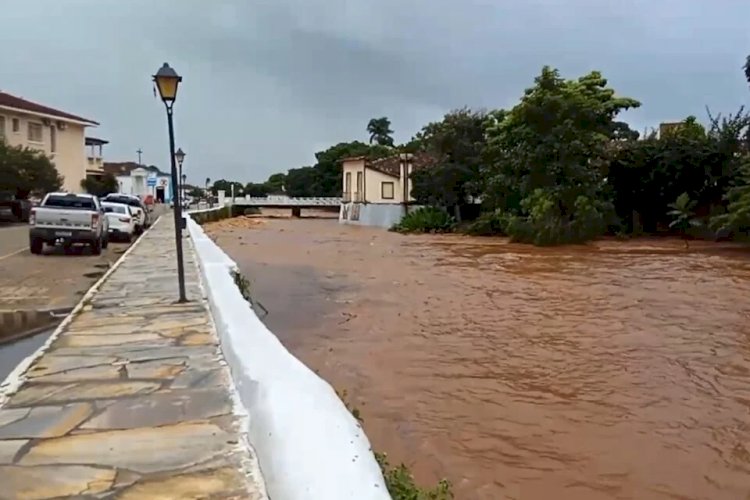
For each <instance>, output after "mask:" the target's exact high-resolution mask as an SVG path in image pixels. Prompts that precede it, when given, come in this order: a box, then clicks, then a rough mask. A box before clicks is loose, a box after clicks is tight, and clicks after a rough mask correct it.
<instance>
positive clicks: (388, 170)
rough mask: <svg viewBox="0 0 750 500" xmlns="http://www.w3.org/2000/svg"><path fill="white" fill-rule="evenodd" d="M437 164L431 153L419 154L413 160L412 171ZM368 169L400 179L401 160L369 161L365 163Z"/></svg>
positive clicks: (389, 157) (390, 157)
mask: <svg viewBox="0 0 750 500" xmlns="http://www.w3.org/2000/svg"><path fill="white" fill-rule="evenodd" d="M436 163H437V160H436V159H435V157H434V156H432V155H430V154H429V153H424V152H417V153H414V155H413V156H412V158H411V166H412V171H415V170H421V169H423V168H428V167H431V166H433V165H435V164H436ZM365 165H366V166H367V168H371V169H373V170H377V171H378V172H381V173H383V174H386V175H390V176H392V177H399V175H400V172H401V159H400V158H399V157H398V155H394V156H388V157H386V158H380V159H378V160H369V161H366V162H365Z"/></svg>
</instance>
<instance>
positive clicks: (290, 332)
mask: <svg viewBox="0 0 750 500" xmlns="http://www.w3.org/2000/svg"><path fill="white" fill-rule="evenodd" d="M209 232H210V233H211V234H212V235H213V236H214V237H216V238H217V241H218V243H219V245H220V246H222V248H224V249H225V251H227V252H228V253H229V254H230V255H231V256H232V258H234V259H235V260H236V261H237V262H238V264H239V265H240V267H241V269H242V270H243V272H244V273H245V274H246V275H247V276H248V277H249V278H250V279H251V281H252V289H253V293H254V294H255V296H256V298H257V299H258V300H260V302H261V303H262V304H263V306H265V307H266V308H267V309H268V310H269V314H268V316H267V317H266V318H265V319H264V321H265V322H266V324H267V325H269V327H270V328H271V330H272V331H274V333H276V335H278V336H279V338H280V339H281V340H282V342H284V344H285V345H286V346H287V347H288V348H289V349H290V350H291V351H292V352H293V353H294V354H295V355H296V356H297V357H299V358H300V359H302V360H303V361H304V362H305V363H306V364H307V365H308V366H310V367H311V368H312V369H314V370H316V371H318V372H319V373H320V374H321V376H323V377H324V378H326V379H327V380H328V381H329V382H330V383H331V384H332V385H333V386H335V387H336V388H338V389H346V390H347V391H348V394H349V396H348V398H349V400H350V401H351V403H352V404H353V405H354V406H358V407H359V408H360V409H361V410H362V413H363V416H364V427H365V430H366V431H367V434H368V436H369V437H370V440H371V441H372V443H373V447H374V448H375V449H376V450H380V451H386V452H387V453H388V455H389V459H390V461H391V462H396V463H397V462H400V461H403V462H405V463H406V464H408V465H409V466H410V467H411V468H412V470H413V471H414V474H415V477H416V478H417V480H418V481H419V482H422V483H425V484H427V483H430V482H434V481H436V480H437V479H438V478H440V477H447V478H449V479H450V480H451V482H452V483H453V485H454V491H455V493H456V497H457V498H458V499H471V500H474V499H503V498H511V499H545V500H546V499H576V500H578V499H581V500H588V499H613V498H617V499H620V498H623V499H625V498H627V499H630V498H634V499H651V498H653V499H661V498H663V499H747V498H750V250H743V249H739V248H735V247H726V246H722V247H720V246H718V245H715V244H706V243H703V244H698V243H695V244H692V245H691V248H690V249H689V250H686V249H684V247H683V244H682V243H681V242H679V241H673V240H634V241H628V242H616V241H604V242H598V243H595V244H590V245H586V246H573V247H564V248H552V249H548V248H534V247H530V246H523V245H516V244H509V243H507V242H505V241H503V240H500V239H483V238H471V237H466V236H456V235H445V236H434V235H425V236H421V235H420V236H403V235H399V234H394V233H389V232H387V231H384V230H380V229H375V228H364V227H351V226H342V225H339V224H338V223H337V222H336V221H335V220H330V219H329V220H326V219H312V218H311V219H263V220H260V219H250V218H243V219H232V220H229V221H224V222H220V223H215V224H214V225H212V226H210V227H209Z"/></svg>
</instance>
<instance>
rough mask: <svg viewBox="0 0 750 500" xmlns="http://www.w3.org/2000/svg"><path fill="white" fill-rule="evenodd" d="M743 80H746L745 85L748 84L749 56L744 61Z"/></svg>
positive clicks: (749, 71) (749, 79) (749, 81)
mask: <svg viewBox="0 0 750 500" xmlns="http://www.w3.org/2000/svg"><path fill="white" fill-rule="evenodd" d="M744 70H745V79H746V80H747V83H750V55H749V56H747V59H746V60H745V67H744Z"/></svg>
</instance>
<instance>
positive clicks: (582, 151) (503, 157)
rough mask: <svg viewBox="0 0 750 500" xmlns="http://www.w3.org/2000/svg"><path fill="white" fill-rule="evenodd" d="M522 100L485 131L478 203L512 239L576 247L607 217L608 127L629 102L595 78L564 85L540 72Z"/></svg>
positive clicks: (611, 133) (615, 134) (617, 132)
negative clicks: (497, 215) (498, 217)
mask: <svg viewBox="0 0 750 500" xmlns="http://www.w3.org/2000/svg"><path fill="white" fill-rule="evenodd" d="M534 83H535V84H534V86H533V87H531V88H529V89H527V90H526V92H525V94H524V96H523V98H522V99H521V102H520V103H519V104H518V105H516V106H515V107H514V108H513V109H511V110H510V111H508V113H507V114H506V115H505V116H504V117H503V118H502V120H501V121H498V123H497V124H496V125H494V126H492V127H490V128H489V129H488V139H489V144H488V150H487V160H488V165H487V167H486V169H485V171H484V173H485V176H486V177H485V189H484V193H483V195H484V199H485V201H486V203H487V204H488V205H489V207H490V208H494V209H497V210H499V211H500V212H501V213H503V214H504V217H505V218H506V220H507V224H506V231H507V232H508V233H509V234H510V235H511V236H512V237H513V238H515V239H516V240H518V241H525V242H533V243H535V244H544V245H547V244H560V243H567V242H580V241H585V240H587V239H590V238H593V237H596V236H598V235H599V234H601V233H602V232H603V231H604V229H605V228H606V222H607V220H608V218H609V216H610V213H611V206H610V205H609V204H608V202H607V200H606V197H605V195H604V186H605V173H606V166H607V158H608V151H609V148H611V147H612V142H613V140H615V139H618V138H619V137H620V136H622V134H623V126H622V124H621V123H620V122H617V121H615V118H616V117H617V115H618V114H619V113H620V112H621V111H623V110H626V109H628V108H634V107H637V106H639V105H640V104H639V102H638V101H636V100H635V99H631V98H627V97H618V96H616V95H615V91H614V89H612V88H610V87H608V86H607V80H606V79H605V78H604V77H603V76H602V75H601V73H599V72H596V71H594V72H591V73H589V74H587V75H584V76H582V77H580V78H578V79H577V80H565V79H563V78H561V77H560V74H559V72H558V71H557V70H555V69H552V68H549V67H544V68H543V69H542V73H541V74H540V75H539V76H538V77H537V78H536V79H535V82H534Z"/></svg>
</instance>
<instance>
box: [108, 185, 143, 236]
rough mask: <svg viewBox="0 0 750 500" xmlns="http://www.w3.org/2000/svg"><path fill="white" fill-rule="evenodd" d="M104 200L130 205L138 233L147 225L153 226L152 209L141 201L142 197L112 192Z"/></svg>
mask: <svg viewBox="0 0 750 500" xmlns="http://www.w3.org/2000/svg"><path fill="white" fill-rule="evenodd" d="M104 201H107V202H110V203H121V204H123V205H128V206H129V207H130V208H131V209H133V210H132V212H133V217H135V228H136V234H140V233H142V232H143V230H144V229H145V228H147V227H150V226H151V211H150V210H149V209H148V208H147V207H146V205H145V204H144V203H143V202H142V201H141V199H140V198H138V197H137V196H134V195H131V194H123V193H112V194H108V195H107V196H105V197H104Z"/></svg>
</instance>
